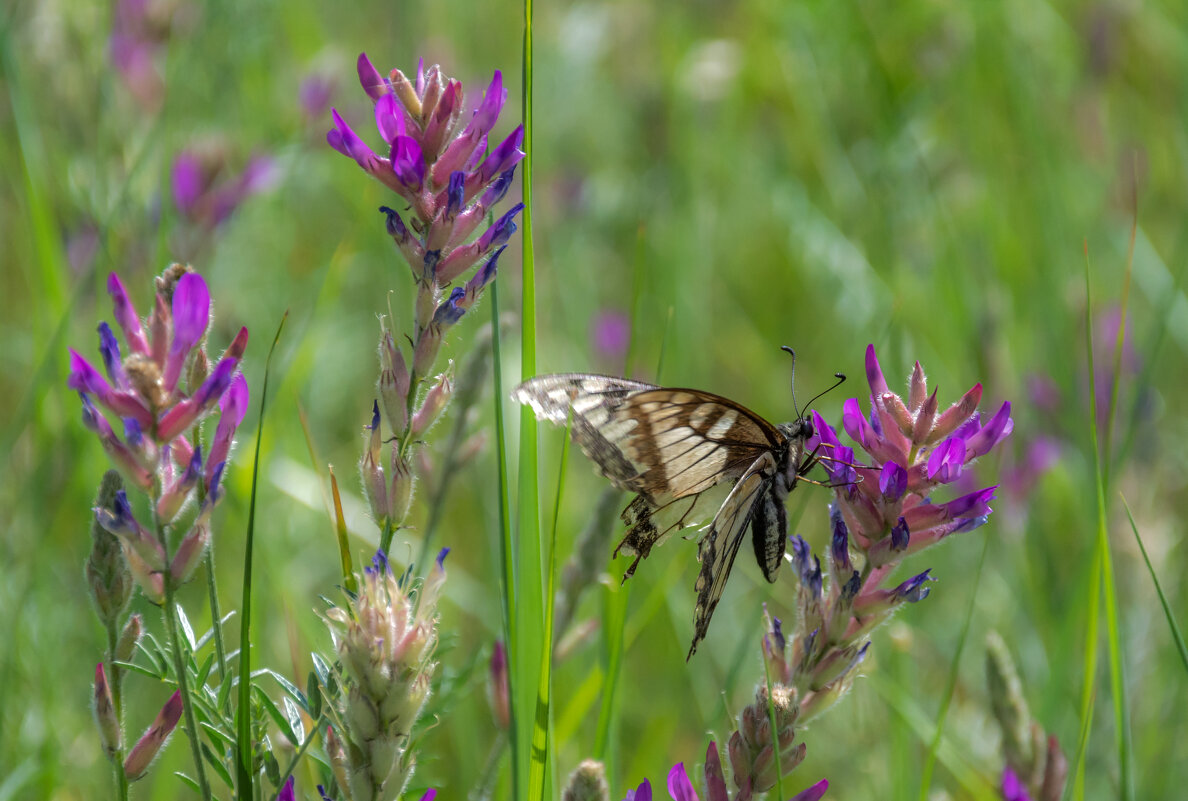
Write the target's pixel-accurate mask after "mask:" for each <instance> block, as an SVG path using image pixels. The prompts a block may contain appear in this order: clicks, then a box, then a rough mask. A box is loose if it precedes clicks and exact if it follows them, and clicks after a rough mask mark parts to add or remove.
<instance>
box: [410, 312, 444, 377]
mask: <svg viewBox="0 0 1188 801" xmlns="http://www.w3.org/2000/svg"><path fill="white" fill-rule="evenodd" d="M440 349H441V326H440V325H438V324H437V323H436V322H433V323H430V324H429V325H428V326H426V328H425V330H424V331H422V332H421V336H420V338H419V339H418V340H417V346H416V348H414V350H413V372H414V373H415V374H416V375H418V376H426V375H429V373H430V372H431V371H432V370H433V363H434V362H435V361H437V352H438V350H440Z"/></svg>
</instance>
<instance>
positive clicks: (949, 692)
mask: <svg viewBox="0 0 1188 801" xmlns="http://www.w3.org/2000/svg"><path fill="white" fill-rule="evenodd" d="M989 552H990V537H989V536H983V537H982V555H981V557H979V558H978V570H977V572H976V573H975V574H974V583H973V588H972V589H971V590H970V593H969V603H968V604H967V605H966V607H965V621H964V622H963V623H962V624H961V634H960V635H959V636H958V637H957V648H956V650H955V652H954V653H953V662H952V664H950V665H949V679H948V681H947V682H946V683H945V694H944V696H943V697H942V698H941V705H940V710H939V711H938V712H937V714H936V733H935V734H933V735H932V742H931V743H929V745H928V754H927V756H925V758H924V770H923V775H922V777H921V779H920V801H927V799H928V791H929V790H930V789H931V788H932V771H933V768H934V767H935V766H936V757H937V752H938V751H939V750H940V744H941V737H943V736H944V733H945V719H946V718H947V717H948V715H949V705H950V704H951V703H952V702H953V691H954V690H956V689H957V669H958V668H959V667H960V665H961V654H962V653H963V652H964V651H965V639H966V637H967V636H968V635H969V624H970V622H971V621H972V620H973V613H974V606H975V604H976V603H977V599H978V588H979V587H980V586H981V584H982V568H983V567H984V566H985V565H986V554H987V553H989Z"/></svg>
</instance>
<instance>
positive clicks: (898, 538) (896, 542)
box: [891, 517, 912, 552]
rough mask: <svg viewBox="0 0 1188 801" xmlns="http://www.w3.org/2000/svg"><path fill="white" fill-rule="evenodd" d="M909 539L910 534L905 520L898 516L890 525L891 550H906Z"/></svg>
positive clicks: (910, 537)
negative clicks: (893, 523) (892, 524)
mask: <svg viewBox="0 0 1188 801" xmlns="http://www.w3.org/2000/svg"><path fill="white" fill-rule="evenodd" d="M911 539H912V535H911V531H909V530H908V524H907V521H906V520H904V519H903V518H902V517H900V518H899V520H898V521H896V523H895V525H894V526H892V527H891V550H892V551H896V552H899V551H905V550H907V547H908V544H909V543H910V542H911Z"/></svg>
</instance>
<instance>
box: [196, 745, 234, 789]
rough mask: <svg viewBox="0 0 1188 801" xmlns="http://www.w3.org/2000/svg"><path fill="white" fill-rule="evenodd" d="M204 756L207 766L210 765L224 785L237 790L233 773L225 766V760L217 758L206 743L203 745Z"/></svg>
mask: <svg viewBox="0 0 1188 801" xmlns="http://www.w3.org/2000/svg"><path fill="white" fill-rule="evenodd" d="M202 756H204V757H206V764H208V765H210V767H211V769H212V770H214V772H215V773H216V774H217V775H218V777H219V778H220V779H222V780H223V784H225V785H227V787H229V788H231V789H235V783H234V782H233V781H232V780H231V772H230V771H228V770H227V766H226V765H224V764H223V760H221V759H219V758H218V757H217V756H215V753H214V751H211V750H210V746H209V745H207V744H206V743H203V744H202Z"/></svg>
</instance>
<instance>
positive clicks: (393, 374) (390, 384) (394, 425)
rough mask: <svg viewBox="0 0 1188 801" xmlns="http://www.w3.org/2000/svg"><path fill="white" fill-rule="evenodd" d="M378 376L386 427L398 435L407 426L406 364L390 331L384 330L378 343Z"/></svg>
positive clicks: (394, 434)
mask: <svg viewBox="0 0 1188 801" xmlns="http://www.w3.org/2000/svg"><path fill="white" fill-rule="evenodd" d="M380 368H381V369H380V376H379V382H378V389H379V396H380V400H381V401H382V402H383V404H384V414H386V415H387V416H388V427H389V428H390V429H391V430H392V435H393V436H397V437H398V436H400V435H401V434H403V433H404V429H405V428H407V427H408V391H409V380H410V379H409V375H408V366H407V365H406V364H405V362H404V354H403V353H401V351H400V348H398V347H396V343H395V342H394V341H393V339H392V332H390V331H385V332H384V338H383V341H382V342H381V343H380Z"/></svg>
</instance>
